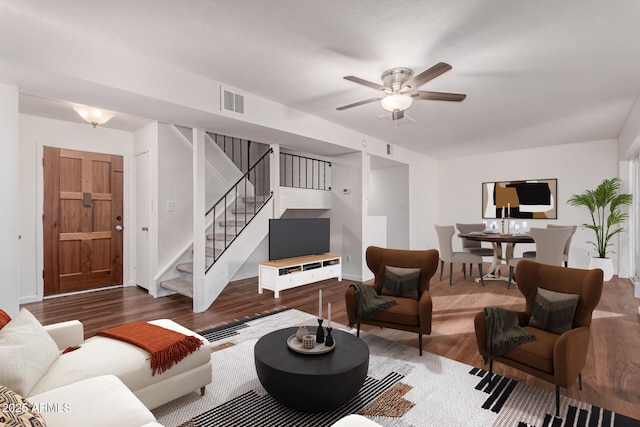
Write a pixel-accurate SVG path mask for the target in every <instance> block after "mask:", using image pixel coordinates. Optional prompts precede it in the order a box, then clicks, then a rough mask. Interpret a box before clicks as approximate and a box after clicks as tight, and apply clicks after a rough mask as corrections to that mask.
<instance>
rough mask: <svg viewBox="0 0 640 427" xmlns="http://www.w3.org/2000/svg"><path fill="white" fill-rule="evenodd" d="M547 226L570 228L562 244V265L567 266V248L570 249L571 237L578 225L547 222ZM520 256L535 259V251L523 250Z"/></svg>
mask: <svg viewBox="0 0 640 427" xmlns="http://www.w3.org/2000/svg"><path fill="white" fill-rule="evenodd" d="M547 228H570V229H571V235H570V236H569V238H568V239H567V243H566V244H565V245H564V266H565V267H568V266H569V249H571V239H572V238H573V235H574V234H575V233H576V230H577V229H578V226H577V225H554V224H547ZM522 258H526V259H531V260H534V259H536V251H526V252H523V253H522Z"/></svg>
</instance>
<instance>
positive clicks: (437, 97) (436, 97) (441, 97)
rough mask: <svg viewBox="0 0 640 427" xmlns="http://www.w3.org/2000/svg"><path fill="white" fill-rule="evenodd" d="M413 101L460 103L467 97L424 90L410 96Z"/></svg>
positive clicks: (461, 94)
mask: <svg viewBox="0 0 640 427" xmlns="http://www.w3.org/2000/svg"><path fill="white" fill-rule="evenodd" d="M411 96H413V97H414V99H430V100H432V101H453V102H460V101H462V100H463V99H465V98H466V97H467V95H465V94H463V93H448V92H429V91H426V90H420V91H418V92H416V93H415V94H411Z"/></svg>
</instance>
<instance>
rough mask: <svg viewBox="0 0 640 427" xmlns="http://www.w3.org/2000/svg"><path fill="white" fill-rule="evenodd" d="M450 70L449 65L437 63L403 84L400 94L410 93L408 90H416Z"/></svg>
mask: <svg viewBox="0 0 640 427" xmlns="http://www.w3.org/2000/svg"><path fill="white" fill-rule="evenodd" d="M451 68H452V67H451V65H449V64H447V63H446V62H438V63H437V64H436V65H434V66H433V67H431V68H429V69H427V70H424V71H423V72H421V73H420V74H418V75H417V76H415V77H413V78H411V79H409V80H407V81H406V82H404V84H403V85H402V89H401V92H407V91H410V90H416V89H418V88H419V87H420V86H422V85H423V84H425V83H426V82H428V81H429V80H433V79H435V78H436V77H438V76H439V75H441V74H444V73H446V72H447V71H449V70H450V69H451Z"/></svg>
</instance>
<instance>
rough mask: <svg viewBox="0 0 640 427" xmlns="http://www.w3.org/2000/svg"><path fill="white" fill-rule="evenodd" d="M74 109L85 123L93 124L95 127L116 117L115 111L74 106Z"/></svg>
mask: <svg viewBox="0 0 640 427" xmlns="http://www.w3.org/2000/svg"><path fill="white" fill-rule="evenodd" d="M73 109H74V110H75V112H76V113H78V115H79V116H80V117H82V118H83V119H84V120H85V121H87V122H89V123H91V124H92V125H93V127H96V126H97V125H103V124H105V123H107V122H108V121H109V120H111V119H112V118H113V116H115V115H116V113H114V112H113V111H107V110H101V109H99V108H93V107H87V106H85V105H74V106H73Z"/></svg>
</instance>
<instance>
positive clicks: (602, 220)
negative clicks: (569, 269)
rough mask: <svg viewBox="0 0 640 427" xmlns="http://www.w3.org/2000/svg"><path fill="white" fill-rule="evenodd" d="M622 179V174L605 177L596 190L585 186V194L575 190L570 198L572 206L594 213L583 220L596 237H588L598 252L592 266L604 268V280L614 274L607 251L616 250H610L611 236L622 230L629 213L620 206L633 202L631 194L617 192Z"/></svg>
mask: <svg viewBox="0 0 640 427" xmlns="http://www.w3.org/2000/svg"><path fill="white" fill-rule="evenodd" d="M621 184H622V181H621V180H620V179H619V178H612V179H605V180H604V181H602V182H601V183H600V184H599V185H598V186H597V187H596V188H595V189H594V190H586V191H585V192H583V193H582V194H574V195H573V196H571V197H570V198H569V200H567V203H568V204H569V205H571V206H584V207H585V208H587V209H588V210H589V213H590V214H591V223H590V224H588V223H585V224H582V228H587V229H589V230H593V232H594V233H595V235H596V240H595V242H594V241H587V243H589V244H591V245H593V247H594V248H595V250H596V253H597V256H596V257H592V258H591V263H590V265H589V268H602V270H603V271H604V280H611V277H613V262H612V260H611V258H608V257H607V255H609V254H610V253H614V252H613V251H612V250H610V246H611V245H612V243H611V238H612V237H613V236H615V235H616V234H619V233H622V232H623V231H624V227H622V225H621V224H622V223H624V222H625V221H626V220H627V217H628V214H627V213H626V212H622V211H621V210H620V208H621V207H623V206H626V205H630V204H631V201H632V195H631V194H618V190H620V185H621Z"/></svg>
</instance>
